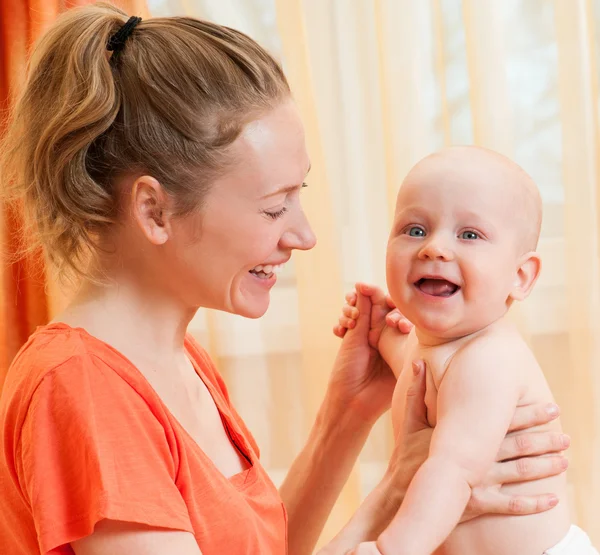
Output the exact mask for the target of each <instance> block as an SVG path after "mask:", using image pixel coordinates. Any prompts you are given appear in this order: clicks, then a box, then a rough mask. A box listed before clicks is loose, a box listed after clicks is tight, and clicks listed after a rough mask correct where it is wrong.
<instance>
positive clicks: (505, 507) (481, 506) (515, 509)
mask: <svg viewBox="0 0 600 555" xmlns="http://www.w3.org/2000/svg"><path fill="white" fill-rule="evenodd" d="M557 504H558V497H556V495H554V494H552V493H547V494H542V495H531V496H524V495H506V494H503V493H501V492H499V491H498V490H489V489H482V488H475V489H474V490H473V492H472V496H471V499H470V501H469V506H468V508H467V512H468V513H469V516H479V515H482V514H502V515H531V514H536V513H543V512H544V511H548V510H550V509H552V508H553V507H556V505H557Z"/></svg>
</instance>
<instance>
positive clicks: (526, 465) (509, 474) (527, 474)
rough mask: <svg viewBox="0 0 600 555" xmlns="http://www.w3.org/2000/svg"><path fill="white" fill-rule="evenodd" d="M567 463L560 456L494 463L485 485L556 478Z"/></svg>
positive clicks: (565, 467) (525, 458) (524, 458)
mask: <svg viewBox="0 0 600 555" xmlns="http://www.w3.org/2000/svg"><path fill="white" fill-rule="evenodd" d="M568 466H569V461H567V459H566V458H565V457H562V456H560V455H556V456H551V457H550V456H548V457H523V458H520V459H515V460H512V461H505V462H501V463H495V464H494V466H493V467H492V470H491V473H490V475H489V476H488V478H487V483H493V484H514V483H516V482H528V481H530V480H539V479H540V478H548V477H549V476H556V475H558V474H561V473H562V472H564V471H565V470H566V469H567V467H568Z"/></svg>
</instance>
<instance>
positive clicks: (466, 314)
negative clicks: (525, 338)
mask: <svg viewBox="0 0 600 555" xmlns="http://www.w3.org/2000/svg"><path fill="white" fill-rule="evenodd" d="M509 178H511V176H510V175H509V174H503V172H502V169H501V168H498V167H495V164H493V163H492V164H488V163H481V160H480V161H478V162H477V163H472V164H465V163H461V164H457V163H456V160H454V161H453V160H448V159H444V158H443V157H440V159H439V160H436V159H435V158H434V159H433V160H431V161H429V162H426V163H425V164H420V165H419V166H417V168H416V170H413V171H412V172H411V173H410V174H409V176H408V177H407V179H406V180H405V182H404V184H403V185H402V187H401V189H400V192H399V194H398V201H397V206H396V214H395V218H394V224H393V226H392V231H391V234H390V238H389V242H388V248H387V264H386V265H387V284H388V288H389V290H390V294H391V296H392V298H393V300H394V301H395V303H396V305H397V306H398V308H399V309H400V310H401V312H402V313H403V314H404V315H405V316H406V317H407V318H408V319H409V320H411V321H412V322H413V323H414V324H415V326H416V327H417V330H418V331H420V332H421V333H423V334H425V335H427V336H429V337H431V338H433V339H453V338H457V337H462V336H464V335H467V334H469V333H473V332H475V331H478V330H480V329H483V328H484V327H486V326H487V325H489V324H491V323H492V322H494V321H495V320H497V319H498V318H500V317H501V316H502V315H504V314H505V312H506V310H507V309H508V306H509V305H510V301H511V291H512V290H513V288H514V284H515V280H516V276H517V271H518V267H519V261H520V259H521V256H522V254H523V240H522V239H523V237H522V235H523V233H522V232H521V231H520V230H522V229H523V226H522V225H519V217H521V214H522V211H521V210H516V209H515V206H516V204H515V203H517V202H519V195H518V194H517V190H516V189H515V188H514V187H512V186H510V185H509V184H508V181H507V180H508V179H509Z"/></svg>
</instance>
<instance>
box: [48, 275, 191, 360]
mask: <svg viewBox="0 0 600 555" xmlns="http://www.w3.org/2000/svg"><path fill="white" fill-rule="evenodd" d="M196 311H197V308H190V307H185V306H183V305H182V303H181V302H180V301H179V299H176V298H173V296H171V295H168V294H166V293H164V292H162V291H160V290H157V288H156V287H152V286H150V284H148V283H144V280H139V279H136V280H132V279H127V277H126V276H125V275H122V274H121V275H119V276H116V277H113V278H112V279H111V281H110V282H107V283H106V284H101V285H100V284H96V283H92V282H89V281H88V282H85V283H83V284H82V285H81V287H80V289H79V290H78V291H77V293H76V294H75V296H74V297H73V299H72V301H71V303H70V304H69V305H68V306H67V308H66V309H65V310H64V311H63V313H61V314H59V315H58V316H57V317H56V318H55V321H58V322H63V323H65V324H67V325H70V326H72V327H81V328H83V329H85V330H86V331H87V332H88V333H89V334H91V335H93V336H95V337H97V338H98V339H100V340H102V341H104V342H106V343H108V344H109V345H111V346H112V347H114V348H115V349H117V350H118V351H121V352H122V353H123V354H124V355H126V356H128V357H129V358H136V359H140V358H141V359H147V360H149V361H153V362H156V363H157V365H159V366H162V365H163V363H164V364H170V363H172V361H173V360H177V359H178V358H179V357H180V356H181V355H182V354H183V345H184V339H185V334H186V331H187V327H188V324H189V323H190V321H191V320H192V318H193V317H194V315H195V313H196Z"/></svg>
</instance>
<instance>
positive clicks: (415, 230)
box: [408, 227, 425, 237]
mask: <svg viewBox="0 0 600 555" xmlns="http://www.w3.org/2000/svg"><path fill="white" fill-rule="evenodd" d="M408 235H410V236H411V237H425V230H424V229H422V228H420V227H411V228H409V229H408Z"/></svg>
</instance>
